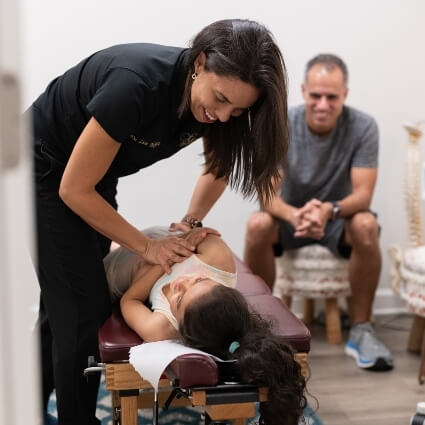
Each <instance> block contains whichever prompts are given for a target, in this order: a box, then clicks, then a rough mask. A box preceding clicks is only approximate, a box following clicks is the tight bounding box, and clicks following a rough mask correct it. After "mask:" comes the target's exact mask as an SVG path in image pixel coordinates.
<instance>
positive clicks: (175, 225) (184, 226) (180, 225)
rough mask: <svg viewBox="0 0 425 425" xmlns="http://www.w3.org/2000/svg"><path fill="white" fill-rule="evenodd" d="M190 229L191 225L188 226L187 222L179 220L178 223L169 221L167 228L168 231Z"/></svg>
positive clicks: (186, 230) (185, 230)
mask: <svg viewBox="0 0 425 425" xmlns="http://www.w3.org/2000/svg"><path fill="white" fill-rule="evenodd" d="M191 229H192V227H191V226H190V224H189V223H184V222H182V221H180V222H179V223H171V224H170V227H169V228H168V230H169V231H170V232H178V231H181V232H188V231H190V230H191Z"/></svg>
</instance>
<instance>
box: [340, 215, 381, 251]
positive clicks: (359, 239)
mask: <svg viewBox="0 0 425 425" xmlns="http://www.w3.org/2000/svg"><path fill="white" fill-rule="evenodd" d="M347 231H348V232H347V233H348V235H347V236H348V239H349V242H350V245H353V246H360V247H365V248H373V247H376V246H378V236H379V225H378V222H377V221H376V217H375V216H374V215H373V214H372V213H370V212H360V213H357V214H355V215H354V216H353V217H352V218H351V219H350V220H349V222H348V226H347Z"/></svg>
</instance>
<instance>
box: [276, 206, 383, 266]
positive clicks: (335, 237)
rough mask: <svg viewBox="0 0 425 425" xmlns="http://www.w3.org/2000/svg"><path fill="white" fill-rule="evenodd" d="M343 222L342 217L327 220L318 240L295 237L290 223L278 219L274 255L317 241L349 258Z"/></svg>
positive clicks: (349, 250)
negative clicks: (277, 235)
mask: <svg viewBox="0 0 425 425" xmlns="http://www.w3.org/2000/svg"><path fill="white" fill-rule="evenodd" d="M369 212H370V213H371V214H373V215H374V216H375V218H376V217H377V214H376V213H374V212H373V211H369ZM344 224H345V220H344V218H337V219H336V220H334V221H328V223H327V225H326V228H325V236H324V237H323V238H322V239H320V240H316V239H311V238H295V237H294V228H293V227H292V225H290V224H289V223H288V222H286V221H279V243H277V244H275V245H274V247H273V249H274V254H275V256H276V257H280V256H281V255H282V252H283V251H284V250H285V249H296V248H301V247H302V246H306V245H312V244H316V243H317V244H320V245H323V246H325V247H327V248H328V249H329V250H330V251H331V252H333V253H334V254H335V255H339V256H341V257H344V258H349V257H350V255H351V247H350V246H349V245H347V244H346V243H345V241H344ZM378 226H379V225H378ZM379 230H380V227H379Z"/></svg>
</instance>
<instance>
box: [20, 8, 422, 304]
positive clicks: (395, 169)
mask: <svg viewBox="0 0 425 425" xmlns="http://www.w3.org/2000/svg"><path fill="white" fill-rule="evenodd" d="M22 16H23V20H24V22H23V27H24V29H25V31H24V35H23V43H24V45H23V51H24V58H23V59H24V67H25V69H27V70H28V71H27V72H26V74H24V93H23V103H24V105H29V104H30V103H31V101H32V100H33V99H34V98H35V97H36V96H37V95H38V94H39V93H40V92H41V91H42V90H43V89H44V87H45V86H46V84H47V83H48V82H49V81H50V80H51V79H52V78H54V77H55V76H56V75H58V74H60V73H62V72H63V71H64V70H65V69H66V68H67V67H69V66H72V65H73V64H74V63H76V62H77V61H79V60H80V59H82V58H83V57H84V56H86V55H88V54H90V53H91V52H93V51H95V50H98V49H101V48H103V47H107V46H109V45H112V44H117V43H124V42H135V41H147V42H158V43H164V44H172V45H181V46H185V45H187V42H188V40H189V39H190V38H191V37H192V36H193V35H194V34H195V33H196V32H197V31H199V30H200V29H201V28H202V27H203V26H205V25H207V24H208V23H210V22H212V21H214V20H217V19H222V18H232V17H240V18H250V19H255V20H258V21H260V22H262V23H264V24H265V25H266V26H267V27H269V29H270V30H271V31H272V32H273V33H274V35H275V38H276V39H277V41H278V44H279V45H280V47H281V49H282V51H283V54H284V57H285V60H286V65H287V68H288V74H289V90H290V96H289V103H290V105H293V104H296V103H299V102H301V96H300V89H299V87H300V84H301V81H302V75H303V69H304V64H305V62H306V61H307V60H308V59H310V57H312V56H313V55H315V54H316V53H319V52H332V53H336V54H338V55H340V56H341V57H343V59H344V60H345V61H346V62H347V64H348V67H349V71H350V95H349V98H348V102H347V103H348V104H351V105H353V106H355V107H357V108H360V109H362V110H364V111H366V112H369V113H370V114H372V115H373V116H375V118H376V119H377V121H378V124H379V128H380V133H381V148H380V174H379V180H378V184H377V188H376V195H375V199H374V202H373V208H374V209H375V210H376V211H378V213H379V219H380V222H381V224H382V227H383V231H382V237H381V242H382V248H383V258H384V268H383V273H382V276H381V282H380V290H379V296H378V298H377V301H376V303H375V307H376V309H375V310H379V311H381V312H382V311H385V309H391V308H393V307H397V306H400V305H401V304H400V303H399V302H398V297H393V296H392V292H391V290H390V289H389V288H390V277H389V261H388V257H387V254H386V250H387V248H388V246H389V244H391V243H398V244H400V245H401V246H403V247H405V246H406V244H407V225H406V216H405V212H404V203H403V202H404V199H403V179H404V169H403V166H404V156H405V145H406V140H407V138H406V134H405V132H404V130H403V129H402V123H403V122H404V121H405V120H412V121H419V120H424V119H425V82H424V81H425V80H424V78H423V75H425V54H424V45H425V25H424V21H423V19H424V17H425V2H423V1H422V0H387V1H385V2H379V1H371V0H358V1H356V2H348V1H340V0H322V1H320V2H318V1H314V0H298V1H286V2H285V1H280V2H276V1H274V0H262V1H261V2H260V1H258V0H257V1H251V0H233V1H223V0H215V1H214V2H199V1H198V2H194V1H188V0H181V1H175V0H159V1H157V2H144V1H143V2H142V1H137V0H122V1H120V2H116V1H111V0H102V1H100V0H84V1H82V0H73V1H72V2H70V1H64V0H43V1H41V2H40V1H39V2H36V1H34V0H22ZM200 152H201V146H200V142H197V143H195V144H194V145H192V146H191V147H189V148H187V149H186V150H184V151H181V152H180V153H179V154H178V155H176V156H174V157H173V158H171V159H169V160H165V161H163V162H161V163H159V164H157V165H155V166H153V167H151V168H149V169H146V170H142V171H141V172H140V173H138V174H137V175H134V176H131V177H127V178H125V179H122V182H121V183H120V186H119V191H120V192H119V204H120V211H121V212H122V213H123V214H124V215H125V216H126V217H127V218H128V219H129V220H130V221H131V222H133V223H134V224H136V225H137V226H139V227H146V226H150V225H154V224H158V223H165V224H166V223H168V222H170V221H172V220H176V219H179V218H180V217H181V216H182V215H183V214H184V213H185V210H186V206H187V204H188V201H189V197H190V194H191V191H192V187H193V184H194V182H195V181H196V178H197V176H198V174H199V172H200V164H201V158H200V156H199V154H200ZM255 209H256V205H255V203H252V202H248V201H244V200H243V199H242V198H241V196H239V195H237V194H234V193H230V192H226V193H225V195H224V197H223V198H222V199H221V200H220V203H219V204H218V205H217V206H216V207H215V208H214V210H213V211H212V212H211V213H210V215H209V216H208V217H207V218H206V220H204V221H205V223H206V224H207V225H210V226H213V227H217V228H218V229H219V230H220V231H221V232H222V234H223V236H224V238H225V239H226V240H227V241H228V242H229V244H230V246H231V247H232V248H233V249H234V250H235V252H236V253H238V254H242V251H243V237H244V226H245V223H246V220H247V218H248V216H249V214H250V213H251V211H253V210H255ZM387 311H388V310H387Z"/></svg>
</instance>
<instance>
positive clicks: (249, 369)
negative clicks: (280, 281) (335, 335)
mask: <svg viewBox="0 0 425 425" xmlns="http://www.w3.org/2000/svg"><path fill="white" fill-rule="evenodd" d="M179 330H180V334H181V339H182V342H183V343H184V344H187V345H189V346H191V347H194V348H198V349H200V350H203V351H206V352H208V353H211V354H214V355H216V356H218V357H220V358H222V359H236V360H237V362H236V371H237V375H238V376H239V379H240V380H241V382H243V383H247V384H254V385H258V386H262V387H267V388H268V389H269V390H268V401H265V402H262V403H260V414H261V418H260V422H259V423H260V424H263V425H297V424H298V419H299V418H300V416H301V415H302V412H303V409H304V407H305V406H306V404H307V401H306V398H305V395H304V393H305V380H304V378H303V376H302V374H301V367H300V365H299V364H298V363H297V362H296V361H295V358H294V353H293V350H292V349H291V347H290V346H289V345H288V344H287V343H286V342H285V341H284V340H283V338H282V337H279V336H277V335H274V334H273V333H272V331H271V324H270V323H269V322H267V321H265V320H264V319H262V318H261V317H260V316H259V315H258V314H257V313H255V312H254V311H252V310H251V309H250V308H249V306H248V304H247V302H246V300H245V298H244V297H243V295H242V294H241V293H240V292H239V291H237V290H236V289H232V288H228V287H226V286H223V285H217V286H215V287H214V288H213V289H212V290H211V291H210V292H209V293H208V294H206V295H204V296H203V297H202V298H200V299H198V300H196V301H194V302H193V303H191V304H190V305H189V306H188V307H187V308H186V311H185V314H184V318H183V322H182V323H180V324H179ZM234 342H237V344H236V346H238V348H236V349H234V347H235V344H234ZM232 343H233V344H232ZM230 347H231V349H230V351H233V353H232V352H230V351H229V348H230Z"/></svg>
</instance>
